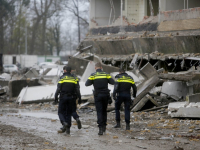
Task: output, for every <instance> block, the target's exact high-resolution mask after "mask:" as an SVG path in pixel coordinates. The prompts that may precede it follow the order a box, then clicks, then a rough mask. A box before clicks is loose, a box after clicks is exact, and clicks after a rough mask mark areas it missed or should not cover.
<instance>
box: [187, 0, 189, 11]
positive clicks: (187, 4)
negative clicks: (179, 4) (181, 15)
mask: <svg viewBox="0 0 200 150" xmlns="http://www.w3.org/2000/svg"><path fill="white" fill-rule="evenodd" d="M188 4H189V2H188V0H187V9H188V8H189V7H188Z"/></svg>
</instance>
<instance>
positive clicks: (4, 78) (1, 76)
mask: <svg viewBox="0 0 200 150" xmlns="http://www.w3.org/2000/svg"><path fill="white" fill-rule="evenodd" d="M10 79H11V75H10V74H7V73H3V74H1V75H0V80H4V81H9V80H10Z"/></svg>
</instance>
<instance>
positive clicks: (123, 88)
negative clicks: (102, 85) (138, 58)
mask: <svg viewBox="0 0 200 150" xmlns="http://www.w3.org/2000/svg"><path fill="white" fill-rule="evenodd" d="M115 79H116V80H115V87H114V91H113V97H116V93H124V94H130V92H131V91H130V90H131V87H132V88H133V97H136V93H137V87H136V85H135V82H134V80H133V78H132V77H131V76H129V75H128V74H127V73H121V74H118V75H116V76H115Z"/></svg>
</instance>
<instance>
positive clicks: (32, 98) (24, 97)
mask: <svg viewBox="0 0 200 150" xmlns="http://www.w3.org/2000/svg"><path fill="white" fill-rule="evenodd" d="M56 88H57V86H56V85H47V86H35V87H25V88H23V89H22V91H21V92H20V94H19V96H18V98H17V102H18V103H19V104H22V103H33V102H38V103H39V102H46V101H53V100H54V94H55V91H56Z"/></svg>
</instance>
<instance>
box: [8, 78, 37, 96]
mask: <svg viewBox="0 0 200 150" xmlns="http://www.w3.org/2000/svg"><path fill="white" fill-rule="evenodd" d="M39 85H40V83H39V80H38V79H33V80H12V81H10V82H9V83H8V87H9V97H10V98H12V97H17V96H18V95H19V93H20V92H21V90H22V89H23V88H24V87H26V86H29V87H32V86H39Z"/></svg>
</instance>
